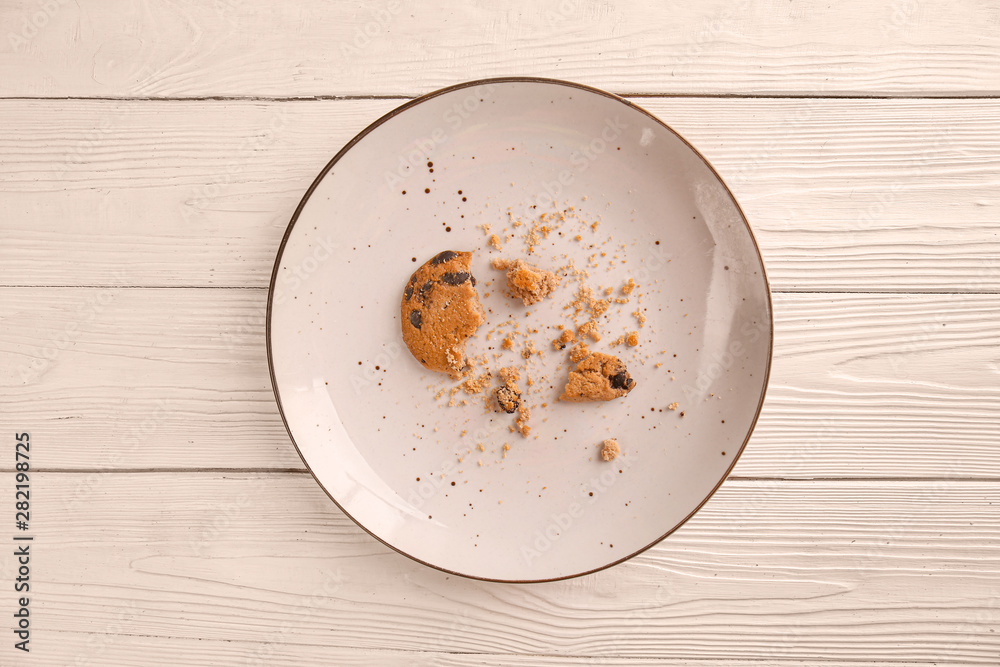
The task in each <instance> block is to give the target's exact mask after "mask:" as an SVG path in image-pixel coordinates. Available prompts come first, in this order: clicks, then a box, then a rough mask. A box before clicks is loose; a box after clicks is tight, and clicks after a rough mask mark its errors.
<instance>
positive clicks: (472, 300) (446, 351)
mask: <svg viewBox="0 0 1000 667" xmlns="http://www.w3.org/2000/svg"><path fill="white" fill-rule="evenodd" d="M471 262H472V253H471V252H456V251H454V250H445V251H444V252H441V253H438V254H437V255H435V256H434V257H432V258H431V259H429V260H428V261H427V262H426V263H425V264H424V265H423V266H421V267H420V268H419V269H417V270H416V272H414V274H413V275H412V276H410V279H409V280H408V281H407V283H406V286H405V287H404V288H403V300H402V303H401V305H400V315H401V319H402V322H401V324H402V329H403V341H404V342H405V343H406V347H407V348H409V350H410V353H411V354H412V355H413V356H414V358H415V359H416V360H417V361H419V362H420V363H421V364H423V365H424V367H425V368H427V369H429V370H432V371H438V372H439V373H448V374H449V375H451V376H452V377H458V376H459V375H461V372H462V371H463V370H464V369H465V368H466V367H467V366H468V362H467V361H466V358H465V343H466V341H467V340H468V339H469V337H470V336H472V334H474V333H475V332H476V329H478V328H479V326H480V325H481V324H482V323H483V322H485V321H486V315H485V314H484V313H483V307H482V306H481V305H480V304H479V295H478V294H477V293H476V279H475V278H474V277H473V276H472V271H471V269H470V265H471Z"/></svg>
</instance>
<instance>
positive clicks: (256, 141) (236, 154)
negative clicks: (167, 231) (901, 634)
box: [181, 105, 288, 222]
mask: <svg viewBox="0 0 1000 667" xmlns="http://www.w3.org/2000/svg"><path fill="white" fill-rule="evenodd" d="M287 125H288V113H287V111H286V110H285V108H284V107H283V106H280V105H279V106H278V110H277V112H276V113H275V114H274V115H272V116H271V117H270V118H269V119H268V121H267V124H266V125H264V126H263V127H261V128H260V129H259V130H257V132H256V133H255V134H254V135H253V136H249V137H247V138H245V139H243V140H242V141H241V142H240V144H239V145H238V146H237V147H236V149H235V150H233V151H232V152H231V155H232V157H231V158H230V159H229V160H228V161H227V162H226V164H225V165H223V167H222V170H221V172H220V173H219V176H218V180H217V181H216V182H214V183H204V184H202V185H201V187H200V188H199V189H198V192H197V193H196V195H195V196H194V197H193V198H192V199H189V200H188V201H185V202H184V203H183V204H182V205H181V217H182V218H184V221H185V222H190V221H191V218H192V217H193V216H194V214H195V213H196V212H197V211H198V210H199V207H200V206H201V205H203V204H204V203H205V202H207V201H209V200H211V199H214V198H216V197H218V196H219V194H220V193H221V191H222V188H224V187H226V186H229V185H232V184H233V183H235V182H237V181H238V180H239V178H240V176H241V175H242V174H243V173H245V172H246V170H247V168H248V167H249V166H250V164H251V163H250V161H249V160H248V159H247V152H253V153H257V152H261V151H264V150H267V149H269V148H272V147H274V146H275V145H276V144H277V142H278V137H279V136H280V133H281V130H282V129H284V128H285V126H287Z"/></svg>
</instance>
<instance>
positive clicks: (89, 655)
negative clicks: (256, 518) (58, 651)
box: [70, 600, 139, 667]
mask: <svg viewBox="0 0 1000 667" xmlns="http://www.w3.org/2000/svg"><path fill="white" fill-rule="evenodd" d="M138 615H139V607H138V605H137V604H136V603H135V601H133V600H125V601H121V602H120V609H119V610H118V612H117V614H115V618H114V620H112V621H109V622H108V624H107V625H105V626H104V629H103V630H102V631H101V632H100V633H99V634H91V635H90V636H89V637H87V640H86V641H85V642H84V646H83V649H82V651H81V652H80V653H77V654H76V656H74V658H73V662H71V663H70V664H71V665H73V667H88V665H104V664H107V663H106V662H104V660H103V657H104V654H105V653H107V651H108V649H109V648H111V647H112V646H114V645H115V644H116V643H117V642H118V641H119V638H120V637H121V636H122V635H125V634H131V633H127V632H126V631H127V630H129V629H130V628H129V624H131V622H132V621H133V620H134V619H135V618H136V616H138Z"/></svg>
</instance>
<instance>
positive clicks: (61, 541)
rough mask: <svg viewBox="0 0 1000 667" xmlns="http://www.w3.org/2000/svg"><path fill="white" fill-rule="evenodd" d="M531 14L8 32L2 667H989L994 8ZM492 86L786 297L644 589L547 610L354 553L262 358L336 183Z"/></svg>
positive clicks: (131, 22) (997, 151) (85, 11)
mask: <svg viewBox="0 0 1000 667" xmlns="http://www.w3.org/2000/svg"><path fill="white" fill-rule="evenodd" d="M549 4H550V7H549V8H548V9H543V8H542V7H541V5H542V3H536V2H530V1H529V0H522V1H519V2H516V1H508V2H504V1H496V0H493V1H489V2H487V1H483V0H447V1H439V2H436V3H433V4H426V3H417V2H411V1H410V0H385V1H382V0H374V1H373V2H370V3H358V2H325V1H323V0H300V1H298V2H275V1H273V0H204V1H201V0H79V1H77V0H74V1H73V2H69V1H68V0H4V1H3V2H0V229H2V231H3V237H2V242H0V405H2V411H0V424H2V426H0V429H2V430H0V432H2V434H3V435H2V439H0V440H2V442H3V443H4V445H3V448H2V453H0V476H2V478H3V479H2V481H0V488H2V489H3V493H2V503H0V508H3V509H2V510H0V516H5V517H6V516H7V515H8V509H10V512H9V514H11V515H12V514H13V507H12V504H13V489H12V486H13V481H12V479H11V478H12V475H11V472H10V471H11V470H12V467H13V459H14V456H13V439H12V434H13V433H14V432H16V431H22V430H27V431H30V432H31V435H32V440H33V443H34V447H33V449H32V466H33V468H34V470H35V471H37V472H36V474H34V475H33V478H32V481H33V494H34V495H33V496H32V501H33V505H32V510H33V527H34V531H33V532H34V533H35V534H36V542H35V543H34V549H35V556H34V560H33V562H32V566H33V570H32V603H31V609H32V617H31V618H32V622H33V629H34V633H33V636H32V643H31V647H32V652H31V654H30V656H27V657H26V656H23V655H21V654H20V653H19V652H15V651H14V650H13V648H12V644H13V639H12V635H11V633H10V631H9V630H5V629H4V628H8V627H10V620H9V619H10V616H9V613H10V612H12V611H13V606H14V598H15V595H14V593H13V591H12V586H11V581H10V580H11V579H12V578H13V577H14V576H15V574H14V572H15V563H14V559H13V556H12V551H13V550H12V549H8V548H7V547H3V548H0V554H2V555H0V611H2V613H0V616H2V617H3V618H7V619H8V621H7V622H5V623H3V624H0V625H2V627H0V637H3V639H2V640H0V664H3V665H21V664H24V665H29V664H30V665H135V666H143V667H145V666H147V665H162V666H168V665H171V666H172V665H193V666H204V665H289V666H291V665H307V664H308V665H390V666H396V665H399V666H402V665H431V664H433V665H439V666H453V667H458V666H463V667H464V666H470V667H471V666H475V665H518V666H528V665H531V666H542V665H552V666H560V667H565V666H569V665H581V664H587V665H590V664H594V665H616V666H622V665H654V664H655V665H672V666H679V665H699V666H701V667H724V666H727V667H736V666H744V665H779V666H783V667H799V666H803V665H813V664H824V665H832V666H834V667H848V666H851V667H860V666H862V665H864V666H866V667H875V666H889V665H893V666H897V665H901V664H937V665H942V664H949V665H972V664H975V665H997V664H1000V472H998V468H997V466H998V464H1000V237H998V232H1000V98H998V95H1000V3H998V2H997V0H881V1H876V2H873V1H870V0H843V1H841V2H835V3H830V2H826V1H823V2H820V1H818V0H752V1H751V0H734V1H730V2H720V1H717V0H713V1H710V2H697V3H690V2H679V1H677V2H670V1H668V2H663V1H656V0H642V1H636V2H611V1H606V0H600V1H595V0H562V1H561V2H558V3H557V2H553V3H549ZM495 75H537V76H550V77H558V78H566V79H572V80H576V81H580V82H582V83H587V84H591V85H595V86H599V87H602V88H606V89H608V90H611V91H613V92H616V93H619V94H623V95H626V96H629V97H632V98H638V99H637V101H638V102H639V103H640V104H642V105H643V106H645V107H646V108H648V109H650V110H651V111H653V112H654V113H656V114H658V115H660V116H661V117H662V118H663V119H665V120H666V121H667V122H668V123H670V124H671V125H672V126H673V127H675V128H676V129H677V130H678V131H680V132H681V133H682V134H683V135H684V136H686V137H687V138H688V139H690V140H691V141H692V142H693V143H694V144H696V145H697V146H698V147H699V148H700V149H701V150H702V151H703V152H704V153H705V154H706V155H707V156H708V158H709V159H710V160H711V161H712V162H713V163H714V164H715V166H716V167H717V168H718V170H719V171H720V172H721V174H722V175H723V177H724V178H725V179H726V180H727V181H728V182H729V184H730V185H731V186H732V188H733V190H734V191H735V194H736V195H737V197H738V198H739V200H740V202H741V203H742V204H743V206H744V209H745V210H746V212H747V214H748V216H749V218H750V220H751V223H752V225H753V227H754V230H755V231H756V233H757V236H758V239H759V241H760V243H761V246H762V250H763V252H764V255H765V260H766V262H767V267H768V269H769V273H770V276H771V279H772V284H773V288H774V290H775V295H774V297H775V299H774V300H775V317H776V341H775V349H776V358H775V361H774V368H773V372H772V380H771V386H770V390H769V394H768V398H767V401H766V404H765V406H764V411H763V415H762V417H761V420H760V423H759V425H758V427H757V430H756V432H755V434H754V436H753V438H752V440H751V442H750V445H749V447H748V449H747V451H746V454H745V455H744V457H743V459H742V460H741V461H740V463H739V465H738V466H737V468H736V470H735V473H734V476H733V477H732V478H731V479H730V480H729V481H728V482H727V483H726V484H725V485H724V486H723V487H722V489H721V491H720V492H719V493H718V494H717V495H716V496H715V497H714V498H713V499H712V500H711V501H710V502H709V503H708V504H707V505H706V507H705V508H704V509H703V510H702V511H701V512H700V513H699V514H698V515H697V516H696V517H695V518H694V519H693V520H691V521H690V523H689V524H687V525H686V526H685V527H683V528H682V529H681V530H679V531H678V532H677V533H676V534H675V535H674V536H672V537H671V538H669V539H668V540H667V541H665V542H664V543H662V544H661V545H659V546H657V547H655V548H653V549H651V550H649V551H648V552H646V553H644V554H643V555H641V556H639V557H637V558H635V559H634V560H633V561H630V562H628V563H626V564H623V565H621V566H618V567H615V568H613V569H611V570H607V571H604V572H601V573H598V574H595V575H592V576H588V577H583V578H579V579H575V580H570V581H565V582H559V583H552V584H544V585H534V586H516V585H496V584H488V583H482V582H474V581H467V580H462V579H456V578H454V577H449V576H446V575H444V574H441V573H439V572H436V571H433V570H430V569H427V568H424V567H422V566H420V565H417V564H415V563H413V562H411V561H410V560H408V559H406V558H404V557H402V556H399V555H397V554H395V553H394V552H392V551H390V550H388V549H386V548H385V547H383V546H381V545H380V544H378V543H377V542H375V541H374V540H373V539H371V538H370V537H368V536H367V535H366V534H365V533H363V532H362V531H361V530H360V529H359V528H357V527H356V526H355V525H354V524H353V523H351V522H350V521H349V520H347V519H346V518H345V517H344V516H343V515H342V514H341V513H340V512H339V511H338V510H337V509H336V507H335V506H334V505H333V504H332V503H331V502H329V500H328V499H327V498H326V496H325V495H324V494H323V492H322V491H321V490H320V489H319V487H318V486H317V485H316V483H315V482H314V481H313V480H312V478H311V477H310V476H309V475H308V474H307V473H305V471H304V469H303V466H302V464H301V463H300V461H299V460H298V458H297V456H296V455H295V452H294V450H293V449H292V447H291V445H290V443H289V441H288V438H287V436H286V434H285V432H284V429H283V427H282V425H281V422H280V419H279V417H278V414H277V410H276V408H275V404H274V399H273V396H272V393H271V389H270V385H269V380H268V373H267V364H266V358H265V349H264V335H263V334H264V326H263V314H264V304H265V299H266V285H267V280H268V277H269V274H270V269H271V263H272V261H273V257H274V254H275V251H276V248H277V245H278V242H279V239H280V236H281V234H282V232H283V230H284V227H285V225H286V223H287V221H288V219H289V217H290V215H291V213H292V211H293V209H294V206H295V205H296V203H297V202H298V200H299V198H300V197H301V195H302V193H303V191H304V190H305V189H306V187H307V186H308V185H309V183H310V182H311V180H312V179H313V177H314V176H315V175H316V173H317V172H318V171H319V170H320V169H321V167H322V166H323V165H324V164H325V163H326V162H327V160H328V159H329V158H330V157H331V156H332V155H333V153H334V152H336V150H337V149H339V148H340V147H341V146H342V145H343V143H344V142H345V141H347V140H348V139H349V138H350V137H351V136H353V135H354V134H355V133H357V132H358V131H359V130H361V129H362V128H363V127H365V126H366V125H367V124H368V123H369V122H371V121H372V120H374V119H375V118H377V117H378V116H379V115H381V114H383V113H384V112H386V111H387V110H389V109H391V108H393V107H394V106H397V105H398V104H400V103H401V101H402V100H405V99H408V98H410V97H413V96H416V95H419V94H422V93H425V92H429V91H431V90H433V89H435V88H438V87H441V86H444V85H448V84H452V83H456V82H460V81H463V80H467V79H471V78H480V77H485V76H495ZM10 519H11V523H12V520H13V516H11V517H10ZM2 525H6V524H0V526H2ZM7 530H8V529H4V528H0V543H7V542H5V540H9V537H6V538H5V537H4V534H5V532H7ZM9 532H10V533H13V532H15V531H14V530H13V526H10V527H9Z"/></svg>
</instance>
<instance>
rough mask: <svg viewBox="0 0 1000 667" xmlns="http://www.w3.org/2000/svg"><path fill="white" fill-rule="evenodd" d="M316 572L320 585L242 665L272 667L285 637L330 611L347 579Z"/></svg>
mask: <svg viewBox="0 0 1000 667" xmlns="http://www.w3.org/2000/svg"><path fill="white" fill-rule="evenodd" d="M319 572H320V574H322V575H323V581H322V583H321V584H320V585H319V586H318V587H316V588H315V589H313V591H312V592H311V593H310V594H309V596H308V597H307V598H306V599H305V600H304V601H303V602H301V603H297V604H296V605H295V607H294V609H295V613H294V614H290V615H288V617H286V618H285V619H283V620H282V621H281V622H280V623H279V624H278V626H277V627H276V628H274V629H273V631H272V632H270V633H268V635H267V637H268V641H267V643H265V644H261V645H260V646H258V647H256V648H255V649H254V650H253V653H252V654H251V655H248V656H247V657H246V660H245V661H244V663H243V664H245V665H247V667H270V665H273V664H275V658H276V657H277V655H278V654H280V653H283V652H285V650H286V649H283V648H282V642H284V641H285V639H286V637H287V636H288V634H289V633H290V632H292V631H293V630H300V629H301V628H302V627H303V626H304V625H305V623H306V622H307V621H309V620H311V619H312V618H313V616H316V615H317V614H318V613H319V612H320V611H322V610H324V609H328V608H329V607H330V602H331V600H333V599H336V598H335V597H334V596H335V595H336V594H337V593H338V592H340V590H341V589H342V588H343V585H344V582H345V581H347V577H345V576H344V573H343V570H341V569H340V568H339V567H338V568H337V569H336V570H333V571H331V570H329V569H327V568H321V569H320V570H319Z"/></svg>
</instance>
